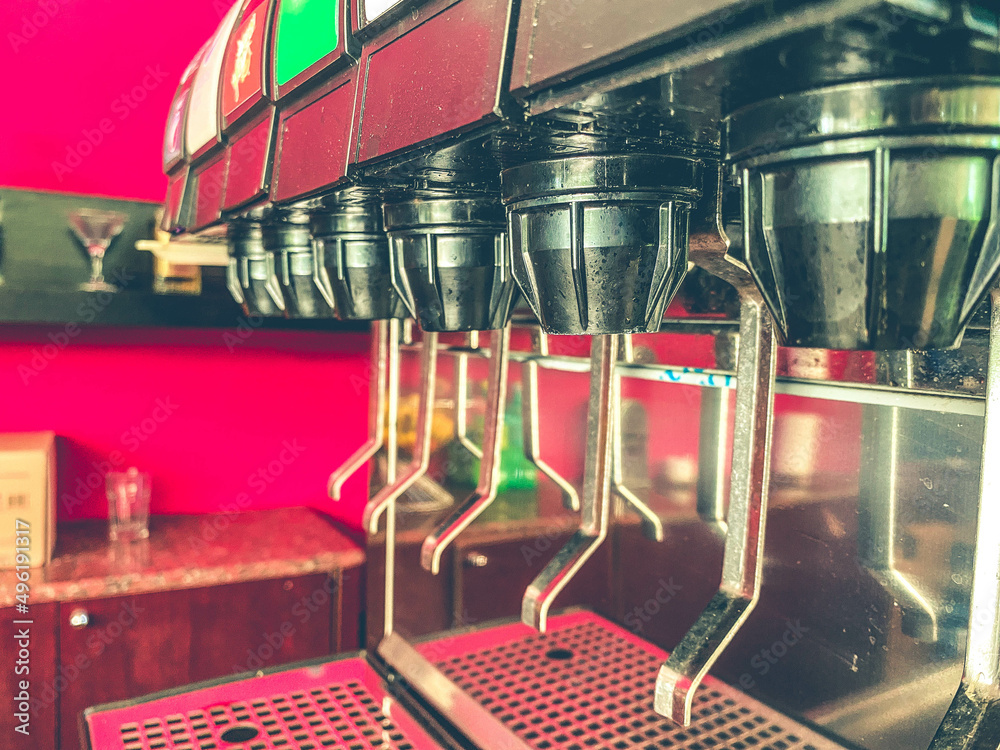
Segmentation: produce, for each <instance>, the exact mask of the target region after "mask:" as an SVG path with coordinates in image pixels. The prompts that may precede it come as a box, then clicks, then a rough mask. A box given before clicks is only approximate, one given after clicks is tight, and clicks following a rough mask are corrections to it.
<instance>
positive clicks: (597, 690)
mask: <svg viewBox="0 0 1000 750" xmlns="http://www.w3.org/2000/svg"><path fill="white" fill-rule="evenodd" d="M418 651H419V652H420V653H421V655H422V656H424V658H426V659H428V660H429V661H431V662H433V663H434V664H435V666H436V667H437V668H438V670H440V671H441V672H442V673H443V674H444V675H445V676H446V677H447V678H448V679H449V680H451V681H452V682H454V683H455V684H456V685H457V686H458V687H459V688H461V689H462V690H463V691H464V692H465V693H466V694H467V695H469V696H470V697H471V698H473V699H474V700H475V701H476V702H477V703H478V704H479V705H480V706H482V707H483V708H484V709H486V710H487V711H489V712H490V713H491V714H492V715H493V716H494V717H495V718H496V719H497V720H498V721H500V722H501V723H502V724H503V725H504V726H505V727H506V728H507V729H508V730H510V731H511V732H513V733H514V734H515V735H517V737H519V738H520V739H521V740H522V741H523V742H524V743H525V744H526V745H528V746H529V747H532V748H539V750H590V749H591V748H599V749H600V750H631V749H641V750H647V749H648V750H660V749H661V748H672V749H673V750H833V749H837V750H840V748H841V746H840V745H838V744H836V743H833V742H831V741H830V740H828V739H826V738H824V737H822V736H820V735H818V734H816V733H815V732H813V731H811V730H808V729H806V728H805V727H803V726H801V725H800V724H798V723H796V722H795V721H793V720H792V719H789V718H788V717H786V716H784V715H782V714H780V713H778V712H776V711H773V710H772V709H770V708H767V707H766V706H764V705H762V704H760V703H758V702H757V701H754V700H753V699H751V698H749V697H747V696H746V695H744V694H743V693H741V692H739V691H737V690H734V689H733V688H730V687H729V686H727V685H725V684H724V683H721V682H719V681H718V680H714V679H712V678H708V679H707V680H706V681H705V683H704V684H703V685H702V687H701V689H700V690H699V691H698V693H697V694H696V698H695V705H694V710H693V712H692V725H691V726H690V727H686V728H684V727H679V726H677V725H675V724H674V723H672V722H671V721H669V720H667V719H665V718H663V717H662V716H659V715H658V714H656V713H654V712H653V710H652V701H653V688H654V685H655V682H656V675H657V672H658V671H659V668H660V665H661V664H662V663H663V660H664V659H665V658H666V654H665V653H664V652H663V651H661V650H659V649H657V648H655V647H653V646H651V645H650V644H647V643H645V642H644V641H642V640H641V639H639V638H636V637H635V636H633V635H632V634H631V633H628V632H626V631H624V630H622V629H621V628H618V627H617V626H615V625H613V624H612V623H609V622H607V621H605V620H603V619H601V618H599V617H597V616H596V615H593V614H590V613H573V614H570V615H563V616H561V617H558V618H553V619H552V620H551V621H550V629H549V632H548V634H546V635H541V634H539V633H536V632H535V631H532V630H529V629H528V628H526V627H524V626H522V625H520V624H517V625H509V626H503V627H501V628H494V629H490V630H484V631H478V632H472V633H468V634H464V635H459V636H452V637H450V638H446V639H443V640H439V641H432V642H428V643H424V644H421V645H420V646H418Z"/></svg>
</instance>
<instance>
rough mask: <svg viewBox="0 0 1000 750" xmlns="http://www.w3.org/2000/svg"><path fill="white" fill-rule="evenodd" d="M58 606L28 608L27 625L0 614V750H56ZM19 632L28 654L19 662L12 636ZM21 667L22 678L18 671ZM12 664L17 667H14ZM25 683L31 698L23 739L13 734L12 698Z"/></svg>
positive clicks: (20, 617)
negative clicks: (25, 640) (24, 633)
mask: <svg viewBox="0 0 1000 750" xmlns="http://www.w3.org/2000/svg"><path fill="white" fill-rule="evenodd" d="M58 618H59V605H58V604H56V603H55V602H48V603H46V604H39V605H36V606H33V607H31V611H30V614H29V615H28V619H29V620H31V624H30V625H27V626H25V625H21V624H18V622H19V621H20V620H23V619H24V616H23V615H19V614H18V613H17V612H16V611H15V610H14V608H13V607H10V608H4V609H0V638H2V639H3V640H2V645H0V700H2V701H3V710H2V711H0V747H2V748H11V749H12V750H49V748H55V747H57V746H58V745H57V742H56V735H57V727H58V697H59V696H58V693H57V691H56V687H57V686H58V685H59V684H61V683H59V682H57V680H56V678H57V672H56V669H57V664H56V658H57V651H56V649H57V647H58V640H57V639H56V637H55V636H56V633H57V632H58V629H59V625H58ZM25 628H27V629H28V631H29V643H28V651H29V656H28V658H27V659H26V660H25V659H23V658H21V656H20V650H21V649H20V645H19V644H18V642H17V641H18V640H21V639H19V638H18V637H17V636H18V633H19V632H20V631H22V630H24V629H25ZM24 661H27V662H28V663H27V665H26V666H27V668H28V670H29V671H28V674H27V675H25V674H19V672H23V671H24V667H25V664H24V663H23V662H24ZM18 662H22V663H21V664H18ZM25 679H26V680H28V681H29V686H28V692H29V695H30V696H31V709H32V710H31V711H30V713H31V714H32V715H31V717H30V720H29V725H28V731H29V732H30V734H28V735H27V736H25V735H23V734H20V733H18V732H16V731H15V728H16V727H17V726H18V725H19V724H20V723H21V722H20V720H18V719H16V718H15V716H14V714H15V713H17V712H18V711H16V706H17V702H16V701H15V698H16V697H17V695H18V693H19V692H20V686H19V683H20V682H21V681H22V680H25Z"/></svg>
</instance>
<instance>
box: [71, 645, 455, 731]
mask: <svg viewBox="0 0 1000 750" xmlns="http://www.w3.org/2000/svg"><path fill="white" fill-rule="evenodd" d="M86 721H87V725H88V729H89V731H90V737H91V747H93V748H95V750H96V749H98V748H99V749H100V750H111V749H112V748H114V750H325V748H336V749H337V750H425V748H427V749H431V748H435V749H436V748H440V745H439V744H438V743H437V742H435V741H433V740H432V739H430V737H429V736H428V735H427V733H426V731H425V730H423V729H422V728H421V727H420V726H419V725H417V723H416V721H415V720H414V719H413V718H412V717H411V716H410V715H409V714H408V713H406V712H405V711H404V710H403V708H402V706H400V705H399V704H398V703H397V702H396V701H395V699H394V698H392V697H390V696H389V695H388V694H387V693H386V692H385V690H384V689H383V687H382V684H381V682H380V679H379V677H378V675H377V674H376V673H375V672H374V671H373V670H372V669H371V667H370V666H368V664H366V663H365V662H364V661H363V660H361V659H349V660H344V661H338V662H330V663H328V664H323V665H319V666H316V667H302V668H299V669H294V670H288V671H286V672H279V673H274V674H270V675H267V676H264V677H257V678H250V679H246V680H237V681H232V682H226V683H222V684H218V685H214V686H211V687H208V688H201V689H195V690H192V691H191V692H189V693H182V694H176V695H171V696H168V697H163V698H158V699H157V698H154V699H152V700H146V701H140V702H137V703H131V704H117V705H115V706H110V707H107V708H97V709H91V710H90V711H88V713H87V718H86Z"/></svg>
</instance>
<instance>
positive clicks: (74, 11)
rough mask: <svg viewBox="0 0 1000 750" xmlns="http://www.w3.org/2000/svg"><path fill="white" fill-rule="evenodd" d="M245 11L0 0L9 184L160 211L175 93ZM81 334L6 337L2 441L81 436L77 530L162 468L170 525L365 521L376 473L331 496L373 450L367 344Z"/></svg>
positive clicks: (76, 462) (74, 474) (262, 336)
mask: <svg viewBox="0 0 1000 750" xmlns="http://www.w3.org/2000/svg"><path fill="white" fill-rule="evenodd" d="M230 5H231V3H230V2H229V0H169V2H168V1H167V0H158V1H154V2H134V1H125V0H4V2H0V34H2V39H0V70H2V71H3V72H4V76H3V78H4V85H5V87H6V88H5V91H4V106H3V110H4V115H5V116H4V117H3V118H2V119H0V185H2V186H6V187H23V188H31V189H42V190H55V191H59V192H67V193H83V194H97V195H109V196H115V197H122V198H129V199H138V200H153V201H161V200H162V199H163V196H164V190H165V187H166V181H165V179H164V177H163V176H162V174H161V163H160V160H161V156H160V154H161V146H162V135H163V130H164V124H165V122H166V117H167V110H168V108H169V106H170V101H171V99H172V98H173V94H174V89H175V88H176V86H177V81H178V79H179V78H180V75H181V73H182V72H183V70H184V68H185V67H186V66H187V65H188V63H189V62H190V60H191V58H193V57H194V55H195V53H196V52H197V50H198V49H199V48H200V47H201V45H202V44H203V43H204V42H205V40H206V39H208V38H209V36H211V34H212V32H213V31H214V30H215V28H216V26H217V25H218V23H219V21H220V20H221V18H222V16H223V15H224V14H225V13H226V11H227V10H228V9H229V7H230ZM102 128H103V131H104V132H103V133H102V132H101V131H102ZM74 333H77V334H78V335H74V336H72V337H67V336H66V335H65V330H64V329H62V328H56V327H53V328H42V327H37V328H26V327H15V328H11V327H9V326H0V393H2V394H3V408H2V409H0V431H3V432H7V431H23V430H54V431H55V432H56V433H58V434H59V435H62V436H64V439H63V441H62V444H61V447H60V450H61V455H60V467H59V478H60V487H59V493H60V503H59V515H60V518H63V519H67V518H79V517H90V516H103V515H105V514H106V504H105V502H104V499H103V493H102V492H101V490H99V489H97V490H95V489H91V487H90V486H88V483H89V485H91V486H93V485H97V484H99V483H100V475H102V474H103V472H104V470H106V469H107V468H108V467H109V465H111V464H121V465H135V466H137V467H139V468H140V469H142V470H144V471H149V472H151V473H152V475H153V483H154V484H153V500H152V506H153V510H154V511H155V512H160V513H202V512H204V513H210V512H219V511H226V510H230V509H240V510H246V509H251V508H265V507H274V506H282V505H309V506H314V507H318V508H322V509H324V510H326V511H328V512H329V513H330V514H331V515H333V516H335V517H338V518H341V519H344V520H346V521H347V522H348V523H349V524H352V525H357V524H358V519H359V518H360V513H361V507H362V504H363V481H364V480H363V478H362V477H360V476H359V477H358V478H356V479H355V480H354V481H353V482H351V483H350V484H348V486H347V487H346V488H345V500H344V501H343V502H342V503H341V504H339V505H334V504H333V503H331V502H330V501H329V500H327V499H326V492H325V487H326V480H327V477H328V475H329V473H330V470H331V469H332V468H333V467H334V466H336V465H337V464H338V463H339V462H341V461H343V460H344V459H345V458H346V457H347V456H348V455H349V454H350V453H351V452H352V451H353V450H354V449H355V448H356V447H357V446H358V445H359V444H360V443H361V442H362V441H363V440H364V439H365V433H366V423H367V376H366V372H365V371H366V368H367V351H368V349H367V336H359V335H345V334H330V335H321V334H302V333H292V334H290V333H269V332H264V331H257V332H255V333H254V334H253V335H252V336H251V337H250V338H249V339H248V340H247V341H245V342H243V343H241V344H239V345H235V346H233V345H228V344H231V343H232V340H231V338H230V339H226V338H224V336H226V332H224V331H179V330H178V331H170V330H167V331H143V330H111V329H107V330H87V331H84V332H82V333H79V332H78V331H74ZM232 333H233V332H229V335H230V337H231V335H232ZM289 445H290V446H291V448H289V447H288V446H289Z"/></svg>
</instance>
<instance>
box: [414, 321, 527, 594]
mask: <svg viewBox="0 0 1000 750" xmlns="http://www.w3.org/2000/svg"><path fill="white" fill-rule="evenodd" d="M509 353H510V324H509V323H508V324H507V325H506V326H505V327H504V328H502V329H500V330H497V331H493V332H492V334H491V336H490V383H489V395H488V396H487V404H486V430H485V434H484V436H483V452H482V454H483V455H482V462H481V463H480V465H479V485H478V486H477V487H476V491H475V492H473V493H472V495H470V496H469V497H468V498H467V499H466V500H465V501H464V502H463V503H461V504H460V505H459V506H458V507H457V508H456V509H455V510H454V511H453V512H452V513H451V515H449V516H448V518H447V519H446V520H445V521H444V523H442V524H441V525H440V526H438V528H437V530H436V531H434V532H433V533H432V534H430V535H428V537H427V538H426V539H425V540H424V543H423V547H422V548H421V550H420V564H421V565H422V566H423V567H424V568H425V569H426V570H429V571H430V572H431V573H433V574H434V575H437V574H438V573H439V572H440V570H441V556H442V555H443V554H444V551H445V550H446V549H447V548H448V545H449V544H451V543H452V542H453V541H454V540H455V539H456V538H457V537H458V535H459V534H461V533H462V532H463V531H465V529H467V528H468V527H469V525H470V524H471V523H472V522H473V521H475V520H476V518H478V517H479V516H480V514H482V512H483V511H484V510H486V509H487V508H488V507H489V506H490V504H491V503H492V502H493V501H494V500H495V499H496V496H497V485H498V484H499V482H500V450H501V448H502V446H503V423H504V410H505V409H506V406H507V374H508V364H509V362H508V357H509Z"/></svg>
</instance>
